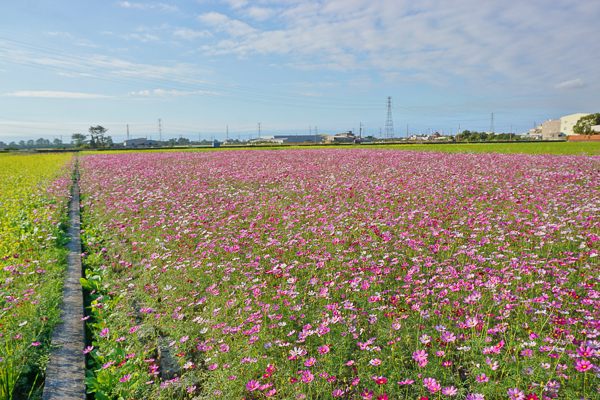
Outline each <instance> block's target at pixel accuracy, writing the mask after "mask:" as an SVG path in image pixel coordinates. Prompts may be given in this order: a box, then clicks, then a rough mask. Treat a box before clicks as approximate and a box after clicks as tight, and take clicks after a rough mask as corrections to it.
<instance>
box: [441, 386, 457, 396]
mask: <svg viewBox="0 0 600 400" xmlns="http://www.w3.org/2000/svg"><path fill="white" fill-rule="evenodd" d="M457 393H458V389H457V388H455V387H454V386H449V387H445V388H443V389H442V394H444V395H446V396H454V395H456V394H457Z"/></svg>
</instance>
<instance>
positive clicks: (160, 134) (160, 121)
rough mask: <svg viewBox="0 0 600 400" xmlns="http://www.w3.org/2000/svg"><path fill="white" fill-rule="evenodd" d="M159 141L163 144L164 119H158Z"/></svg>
mask: <svg viewBox="0 0 600 400" xmlns="http://www.w3.org/2000/svg"><path fill="white" fill-rule="evenodd" d="M158 140H160V141H161V142H162V118H159V119H158Z"/></svg>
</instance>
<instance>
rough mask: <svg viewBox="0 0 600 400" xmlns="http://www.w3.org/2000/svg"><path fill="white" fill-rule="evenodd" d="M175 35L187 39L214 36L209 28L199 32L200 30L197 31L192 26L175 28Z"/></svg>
mask: <svg viewBox="0 0 600 400" xmlns="http://www.w3.org/2000/svg"><path fill="white" fill-rule="evenodd" d="M173 35H175V36H179V37H181V38H183V39H186V40H194V39H196V38H204V37H211V36H212V34H211V33H210V32H209V31H207V30H203V31H200V32H198V31H195V30H193V29H190V28H175V30H174V31H173Z"/></svg>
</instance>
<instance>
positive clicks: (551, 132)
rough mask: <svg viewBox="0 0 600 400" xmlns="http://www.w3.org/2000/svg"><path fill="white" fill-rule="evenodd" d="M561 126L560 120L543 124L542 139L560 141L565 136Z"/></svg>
mask: <svg viewBox="0 0 600 400" xmlns="http://www.w3.org/2000/svg"><path fill="white" fill-rule="evenodd" d="M560 125H561V121H560V119H551V120H548V121H546V122H544V123H543V124H542V139H544V140H558V139H560V138H561V137H563V136H565V135H564V134H561V130H560Z"/></svg>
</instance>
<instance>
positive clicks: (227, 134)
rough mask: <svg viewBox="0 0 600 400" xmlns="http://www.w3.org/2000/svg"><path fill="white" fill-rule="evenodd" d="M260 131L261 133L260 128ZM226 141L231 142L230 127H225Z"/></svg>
mask: <svg viewBox="0 0 600 400" xmlns="http://www.w3.org/2000/svg"><path fill="white" fill-rule="evenodd" d="M258 130H259V131H260V128H259V129H258ZM225 140H226V141H229V125H225Z"/></svg>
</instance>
